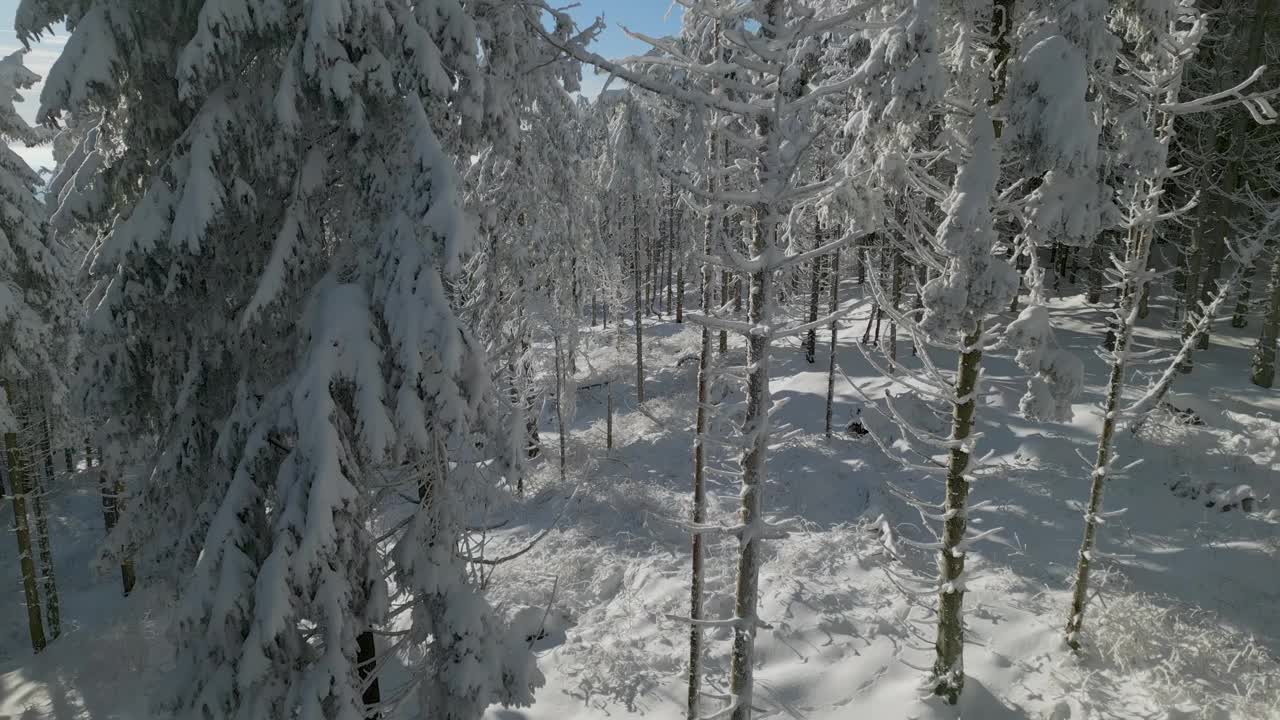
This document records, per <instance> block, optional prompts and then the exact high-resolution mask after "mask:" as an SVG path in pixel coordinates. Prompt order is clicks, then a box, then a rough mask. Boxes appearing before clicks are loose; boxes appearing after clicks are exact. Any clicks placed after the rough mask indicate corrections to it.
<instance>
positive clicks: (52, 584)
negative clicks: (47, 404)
mask: <svg viewBox="0 0 1280 720" xmlns="http://www.w3.org/2000/svg"><path fill="white" fill-rule="evenodd" d="M41 427H42V432H43V436H42V438H41V445H42V450H43V454H44V461H45V462H44V467H45V473H46V475H47V480H48V484H47V485H46V484H45V483H42V482H41V481H40V474H39V473H37V472H34V471H33V472H32V473H31V477H32V480H33V482H34V497H33V498H32V509H33V510H34V511H35V517H36V542H37V544H38V545H39V548H40V581H41V582H40V584H41V587H42V589H43V590H44V607H45V617H46V619H47V620H48V625H49V639H50V640H57V639H58V636H60V635H62V609H61V606H60V603H59V600H58V581H57V577H56V576H55V574H54V569H53V547H52V545H51V544H50V540H49V513H48V511H47V510H46V509H45V495H46V494H47V491H48V488H49V487H52V486H53V478H54V470H53V451H52V449H51V447H50V445H51V443H50V441H49V434H48V433H49V425H48V420H47V418H46V420H45V422H43V423H41Z"/></svg>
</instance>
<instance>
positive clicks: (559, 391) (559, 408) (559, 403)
mask: <svg viewBox="0 0 1280 720" xmlns="http://www.w3.org/2000/svg"><path fill="white" fill-rule="evenodd" d="M553 342H554V343H555V353H556V356H555V372H556V429H557V430H558V431H559V433H560V443H559V444H560V481H561V482H564V478H565V468H564V459H565V458H564V456H565V449H566V446H567V443H568V436H567V431H566V429H565V426H564V407H563V405H564V384H565V383H564V380H565V377H564V367H565V364H564V361H563V360H562V356H563V353H562V352H561V350H560V334H559V333H556V335H555V338H554V340H553Z"/></svg>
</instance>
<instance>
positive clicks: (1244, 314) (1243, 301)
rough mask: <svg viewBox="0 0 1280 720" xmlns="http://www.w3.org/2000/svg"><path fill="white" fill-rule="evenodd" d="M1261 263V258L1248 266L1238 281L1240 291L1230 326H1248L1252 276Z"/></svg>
mask: <svg viewBox="0 0 1280 720" xmlns="http://www.w3.org/2000/svg"><path fill="white" fill-rule="evenodd" d="M1261 264H1262V258H1259V259H1258V261H1257V262H1256V263H1253V264H1251V265H1250V266H1249V269H1248V270H1246V271H1245V273H1244V276H1243V278H1242V279H1241V281H1240V292H1239V294H1237V295H1236V306H1235V309H1234V310H1232V312H1231V327H1233V328H1243V327H1248V326H1249V304H1250V296H1251V295H1252V294H1253V278H1254V277H1255V276H1256V275H1257V274H1258V266H1259V265H1261Z"/></svg>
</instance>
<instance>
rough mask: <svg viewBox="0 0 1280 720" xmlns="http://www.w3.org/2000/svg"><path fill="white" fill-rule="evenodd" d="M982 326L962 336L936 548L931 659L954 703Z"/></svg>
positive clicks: (940, 691)
mask: <svg viewBox="0 0 1280 720" xmlns="http://www.w3.org/2000/svg"><path fill="white" fill-rule="evenodd" d="M981 342H982V326H981V325H979V326H978V327H977V328H976V329H975V330H974V332H972V333H970V334H968V335H966V336H965V338H964V348H965V352H963V353H962V354H961V355H960V364H959V368H958V369H957V370H956V397H958V398H961V399H962V400H963V402H961V403H959V404H957V405H956V406H955V409H954V411H953V414H952V418H951V439H952V440H956V441H960V442H959V443H958V444H957V445H956V446H955V447H953V448H951V450H950V452H949V453H948V456H947V480H946V494H947V499H946V503H945V505H944V506H943V516H944V517H945V518H946V520H945V521H944V522H943V529H942V550H941V551H940V552H939V553H938V570H939V574H940V575H941V576H942V577H941V580H942V590H941V591H940V592H939V593H938V637H937V641H936V643H935V645H934V649H935V650H936V654H937V657H936V659H935V660H934V663H933V683H934V688H933V692H934V694H936V695H941V696H942V697H943V698H945V699H946V701H947V702H949V703H951V704H953V705H954V704H955V703H956V702H957V701H958V700H959V699H960V693H961V691H963V690H964V616H963V609H964V582H963V579H962V577H961V576H962V575H963V573H964V560H965V551H964V546H963V543H964V539H965V531H966V530H967V529H968V526H969V519H968V517H967V515H966V512H967V509H966V505H967V503H968V500H969V479H968V478H967V477H965V473H966V471H967V470H968V469H969V452H968V451H967V450H966V449H965V448H964V444H963V441H964V440H965V439H967V438H968V437H969V434H970V432H971V431H972V429H973V412H974V408H975V407H976V405H977V394H976V393H975V389H976V387H977V383H978V367H979V366H980V365H981V363H982V349H981V345H980V343H981Z"/></svg>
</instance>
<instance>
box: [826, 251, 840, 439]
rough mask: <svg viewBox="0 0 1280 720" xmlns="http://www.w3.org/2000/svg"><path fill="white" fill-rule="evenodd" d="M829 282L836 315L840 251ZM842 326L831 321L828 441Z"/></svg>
mask: <svg viewBox="0 0 1280 720" xmlns="http://www.w3.org/2000/svg"><path fill="white" fill-rule="evenodd" d="M827 277H828V278H829V280H828V282H829V283H830V284H831V314H833V315H834V314H835V312H836V310H839V309H840V249H839V248H836V251H835V252H834V253H832V254H831V272H830V273H828V274H827ZM839 327H840V324H839V323H838V322H837V321H836V320H835V319H834V318H833V319H832V320H831V353H830V355H829V357H828V358H827V411H826V425H825V428H824V430H823V432H824V433H826V436H827V439H828V440H830V439H831V416H832V412H833V410H834V406H835V396H836V348H837V347H838V345H837V340H838V337H837V333H838V331H839Z"/></svg>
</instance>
